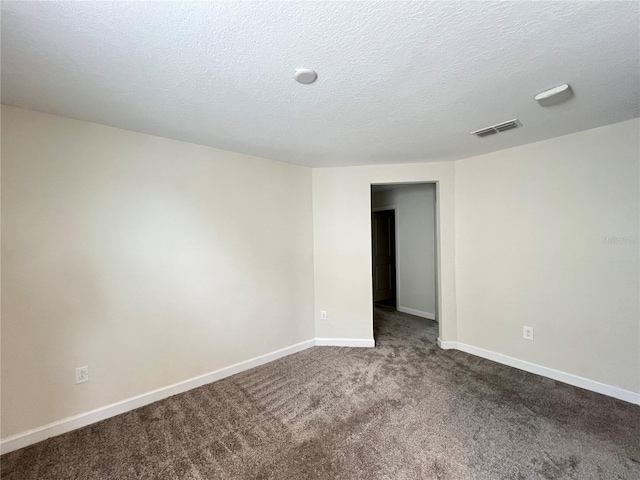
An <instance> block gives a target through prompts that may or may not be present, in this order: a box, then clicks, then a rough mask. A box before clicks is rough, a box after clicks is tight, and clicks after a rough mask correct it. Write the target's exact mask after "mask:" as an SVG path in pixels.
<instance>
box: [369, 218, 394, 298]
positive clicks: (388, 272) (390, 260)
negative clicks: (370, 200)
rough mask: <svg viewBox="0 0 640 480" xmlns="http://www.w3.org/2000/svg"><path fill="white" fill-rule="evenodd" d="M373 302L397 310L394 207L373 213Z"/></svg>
mask: <svg viewBox="0 0 640 480" xmlns="http://www.w3.org/2000/svg"><path fill="white" fill-rule="evenodd" d="M371 251H372V252H373V254H372V274H373V275H372V276H373V302H374V304H376V305H383V306H385V307H391V308H394V309H396V308H397V306H398V298H397V289H396V264H397V259H396V212H395V208H394V207H381V208H374V209H373V211H372V212H371Z"/></svg>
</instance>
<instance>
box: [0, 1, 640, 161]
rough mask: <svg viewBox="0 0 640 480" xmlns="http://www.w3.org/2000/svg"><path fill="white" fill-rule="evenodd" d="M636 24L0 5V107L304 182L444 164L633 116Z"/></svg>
mask: <svg viewBox="0 0 640 480" xmlns="http://www.w3.org/2000/svg"><path fill="white" fill-rule="evenodd" d="M639 9H640V3H638V2H607V3H604V2H434V3H430V2H391V1H387V2H342V3H335V2H303V1H298V2H288V3H285V2H251V3H249V2H219V3H218V2H216V3H203V2H198V3H186V2H167V3H163V2H152V3H147V2H42V3H40V2H3V3H2V101H3V103H6V104H9V105H16V106H21V107H26V108H30V109H33V110H38V111H43V112H48V113H54V114H57V115H62V116H65V117H71V118H77V119H81V120H87V121H91V122H96V123H101V124H105V125H111V126H115V127H121V128H126V129H130V130H135V131H139V132H145V133H150V134H154V135H160V136H163V137H169V138H175V139H180V140H185V141H188V142H194V143H200V144H205V145H211V146H215V147H218V148H223V149H227V150H233V151H237V152H243V153H248V154H253V155H258V156H261V157H267V158H272V159H276V160H283V161H286V162H291V163H296V164H300V165H307V166H334V165H359V164H376V163H396V162H420V161H434V160H451V159H457V158H463V157H467V156H472V155H476V154H481V153H485V152H490V151H495V150H500V149H504V148H508V147H512V146H516V145H521V144H525V143H530V142H534V141H538V140H542V139H546V138H550V137H555V136H559V135H564V134H567V133H572V132H576V131H579V130H584V129H588V128H593V127H597V126H601V125H606V124H610V123H615V122H619V121H623V120H627V119H630V118H633V117H637V116H640V83H639V77H640V61H639V45H640V38H639V25H640V24H639ZM297 67H308V68H313V69H315V70H316V71H317V72H318V75H319V78H318V80H317V81H316V83H314V84H312V85H300V84H298V83H296V82H295V81H294V80H293V73H294V70H295V68H297ZM562 83H569V84H571V86H572V87H573V89H574V92H575V96H574V98H572V99H571V100H570V101H568V102H566V103H564V104H561V105H557V106H554V107H546V108H543V107H540V106H539V105H538V104H537V103H536V102H535V101H534V100H533V97H534V95H535V94H537V93H539V92H540V91H542V90H546V89H548V88H550V87H553V86H556V85H559V84H562ZM512 118H519V119H520V120H521V121H522V123H523V124H524V126H523V127H521V128H519V129H516V130H513V131H509V132H505V133H502V134H499V135H494V136H491V137H487V138H484V139H478V138H475V137H473V136H471V135H469V132H470V131H472V130H476V129H479V128H482V127H485V126H488V125H492V124H495V123H498V122H502V121H505V120H510V119H512Z"/></svg>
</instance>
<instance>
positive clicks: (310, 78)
mask: <svg viewBox="0 0 640 480" xmlns="http://www.w3.org/2000/svg"><path fill="white" fill-rule="evenodd" d="M293 78H295V79H296V82H298V83H302V84H304V85H309V84H310V83H313V82H315V81H316V79H317V78H318V74H317V73H316V72H314V71H313V70H311V69H309V68H296V73H294V74H293Z"/></svg>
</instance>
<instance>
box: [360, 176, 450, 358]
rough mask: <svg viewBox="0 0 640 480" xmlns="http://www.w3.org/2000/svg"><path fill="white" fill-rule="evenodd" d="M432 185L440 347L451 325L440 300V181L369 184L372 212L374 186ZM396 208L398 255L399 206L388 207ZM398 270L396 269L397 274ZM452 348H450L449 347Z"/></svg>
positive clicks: (397, 282) (397, 281)
mask: <svg viewBox="0 0 640 480" xmlns="http://www.w3.org/2000/svg"><path fill="white" fill-rule="evenodd" d="M426 183H428V184H431V185H434V186H435V197H434V202H433V207H434V221H435V235H436V239H435V250H436V251H435V255H436V258H435V265H436V311H435V314H436V319H435V321H436V322H438V346H440V342H441V341H442V340H441V339H442V336H443V333H442V332H443V329H444V322H445V321H446V322H447V325H448V324H449V317H447V318H446V319H445V318H443V316H442V312H441V309H442V303H443V302H442V299H441V298H440V296H441V295H442V290H443V286H442V285H443V283H442V251H441V248H442V238H441V234H442V232H441V225H440V224H441V220H440V217H441V212H440V210H441V205H440V188H441V185H440V180H423V181H404V182H403V181H395V182H391V181H382V182H369V209H370V210H371V211H374V207H373V206H372V205H371V199H372V196H371V195H372V192H371V187H373V186H379V185H417V184H426ZM391 206H393V207H395V209H396V255H397V253H398V248H399V247H398V245H399V244H398V241H397V240H398V228H397V227H398V210H397V206H396V205H389V206H388V207H391ZM388 207H385V206H382V207H375V208H380V209H385V208H388ZM369 216H371V213H369ZM396 263H398V258H396ZM397 272H398V270H397V269H396V274H397ZM399 283H400V276H399V275H396V288H397V292H396V293H397V294H398V302H397V305H400V293H399V292H400V285H399ZM448 348H450V347H448Z"/></svg>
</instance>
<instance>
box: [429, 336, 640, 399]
mask: <svg viewBox="0 0 640 480" xmlns="http://www.w3.org/2000/svg"><path fill="white" fill-rule="evenodd" d="M438 346H440V348H443V349H445V350H447V349H457V350H460V351H462V352H466V353H470V354H471V355H475V356H477V357H482V358H486V359H487V360H491V361H493V362H497V363H501V364H503V365H508V366H509V367H514V368H518V369H520V370H524V371H525V372H529V373H535V374H536V375H540V376H543V377H547V378H551V379H553V380H557V381H559V382H563V383H568V384H569V385H573V386H574V387H580V388H584V389H585V390H590V391H592V392H596V393H601V394H602V395H607V396H609V397H613V398H617V399H618V400H623V401H625V402H629V403H633V404H635V405H640V393H636V392H632V391H630V390H624V389H622V388H618V387H614V386H612V385H607V384H606V383H601V382H597V381H595V380H589V379H588V378H584V377H580V376H578V375H574V374H572V373H567V372H562V371H560V370H555V369H553V368H549V367H543V366H542V365H538V364H536V363H531V362H527V361H525V360H519V359H517V358H513V357H509V356H508V355H503V354H501V353H497V352H493V351H491V350H485V349H484V348H479V347H474V346H473V345H467V344H466V343H461V342H449V341H441V340H440V339H438Z"/></svg>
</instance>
